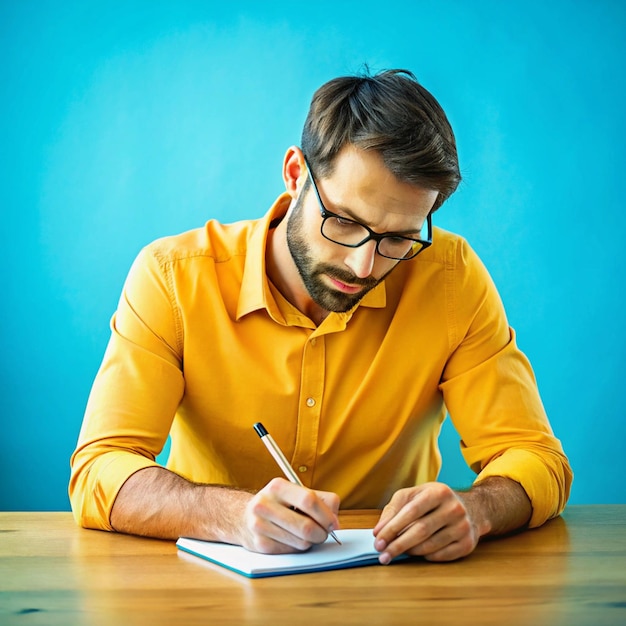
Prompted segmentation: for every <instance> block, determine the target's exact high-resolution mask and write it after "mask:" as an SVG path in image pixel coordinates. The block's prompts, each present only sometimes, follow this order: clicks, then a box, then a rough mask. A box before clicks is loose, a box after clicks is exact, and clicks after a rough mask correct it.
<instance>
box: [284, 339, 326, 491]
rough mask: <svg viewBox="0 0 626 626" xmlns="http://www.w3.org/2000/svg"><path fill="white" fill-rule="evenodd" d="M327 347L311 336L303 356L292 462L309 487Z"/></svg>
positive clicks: (313, 462) (313, 463)
mask: <svg viewBox="0 0 626 626" xmlns="http://www.w3.org/2000/svg"><path fill="white" fill-rule="evenodd" d="M324 347H325V344H324V338H323V337H311V338H310V339H309V340H308V342H307V343H306V345H305V347H304V352H303V355H302V372H301V379H300V380H301V384H300V402H299V410H298V431H297V436H296V446H295V450H294V456H293V461H292V462H293V466H294V467H296V468H298V472H299V474H300V478H301V479H302V482H303V483H304V484H305V485H307V486H308V487H310V486H311V484H312V480H313V470H314V468H315V459H316V453H317V442H318V436H319V425H320V417H321V409H322V397H323V393H324V374H325V372H324V370H325V350H324Z"/></svg>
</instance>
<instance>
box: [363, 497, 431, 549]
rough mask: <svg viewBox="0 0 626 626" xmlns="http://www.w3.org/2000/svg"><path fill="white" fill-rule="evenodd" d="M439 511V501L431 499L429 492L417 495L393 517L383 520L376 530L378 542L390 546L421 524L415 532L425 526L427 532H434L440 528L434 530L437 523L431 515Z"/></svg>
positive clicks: (394, 513)
mask: <svg viewBox="0 0 626 626" xmlns="http://www.w3.org/2000/svg"><path fill="white" fill-rule="evenodd" d="M436 509H437V501H436V500H434V499H431V498H430V497H429V496H428V493H427V492H421V493H417V494H416V495H415V496H414V497H413V499H411V500H409V501H408V502H406V503H404V504H403V506H402V507H401V508H400V509H399V510H394V509H392V511H393V514H392V515H391V516H387V518H386V519H384V520H383V519H381V521H380V522H379V523H378V524H377V526H376V528H375V529H374V534H375V536H376V538H377V540H380V542H385V544H389V543H390V542H392V541H393V540H394V539H396V537H399V536H400V535H403V534H404V533H406V531H407V530H408V529H409V528H412V527H414V526H415V524H416V523H418V522H420V524H421V525H418V527H417V528H413V530H414V532H415V531H416V530H420V529H421V528H422V527H423V526H424V525H427V527H425V532H428V531H429V532H434V531H436V530H438V528H433V525H434V524H435V522H433V520H432V519H431V516H430V515H429V514H430V513H432V512H433V511H435V510H436Z"/></svg>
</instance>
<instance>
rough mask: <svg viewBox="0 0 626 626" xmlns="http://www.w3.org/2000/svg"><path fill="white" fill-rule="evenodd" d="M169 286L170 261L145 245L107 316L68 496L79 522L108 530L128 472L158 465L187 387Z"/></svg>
mask: <svg viewBox="0 0 626 626" xmlns="http://www.w3.org/2000/svg"><path fill="white" fill-rule="evenodd" d="M170 284H171V280H170V279H169V275H168V266H167V264H166V263H164V262H161V261H160V260H159V257H158V255H157V254H155V253H154V250H153V249H151V248H148V249H146V250H144V251H143V252H142V253H141V254H140V255H139V256H138V258H137V259H136V261H135V263H134V264H133V266H132V268H131V270H130V273H129V275H128V278H127V280H126V283H125V286H124V289H123V292H122V295H121V298H120V301H119V305H118V308H117V311H116V313H115V314H114V316H113V318H112V320H111V338H110V341H109V344H108V346H107V350H106V352H105V355H104V359H103V362H102V365H101V367H100V370H99V371H98V374H97V376H96V379H95V381H94V384H93V387H92V390H91V394H90V396H89V400H88V403H87V408H86V411H85V416H84V420H83V426H82V429H81V432H80V435H79V439H78V444H77V447H76V450H75V451H74V454H73V455H72V459H71V478H70V485H69V493H70V501H71V505H72V511H73V513H74V517H75V519H76V521H77V522H78V523H79V524H80V525H82V526H85V527H89V528H97V529H102V530H112V527H111V523H110V521H109V518H110V513H111V509H112V507H113V503H114V502H115V498H116V496H117V493H118V491H119V490H120V488H121V487H122V485H123V484H124V482H125V481H126V480H127V479H128V478H129V477H130V476H131V475H132V474H133V473H135V472H137V471H138V470H140V469H143V468H145V467H150V466H155V465H157V463H156V462H155V458H156V455H158V454H159V453H160V452H161V450H162V449H163V446H164V444H165V441H166V439H167V436H168V433H169V430H170V426H171V423H172V420H173V418H174V414H175V412H176V409H177V407H178V405H179V402H180V399H181V397H182V394H183V389H184V383H183V376H182V372H181V364H182V330H181V324H180V320H179V317H178V314H177V306H176V303H175V301H174V299H173V296H172V295H171V293H170V291H171V290H170V289H168V286H169V285H170Z"/></svg>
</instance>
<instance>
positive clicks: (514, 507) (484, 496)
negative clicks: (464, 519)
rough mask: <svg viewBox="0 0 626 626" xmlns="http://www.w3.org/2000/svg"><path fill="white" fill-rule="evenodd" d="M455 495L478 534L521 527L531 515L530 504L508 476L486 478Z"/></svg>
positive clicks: (501, 532)
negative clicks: (462, 504) (461, 502)
mask: <svg viewBox="0 0 626 626" xmlns="http://www.w3.org/2000/svg"><path fill="white" fill-rule="evenodd" d="M458 495H459V497H460V498H461V499H462V500H463V502H464V504H465V506H466V508H467V509H468V512H469V514H470V518H471V519H472V520H474V523H475V524H476V527H477V530H478V533H479V535H480V536H481V537H483V536H496V535H504V534H506V533H509V532H513V531H515V530H518V529H520V528H523V527H525V526H526V525H527V524H528V522H529V520H530V517H531V515H532V505H531V502H530V499H529V498H528V496H527V495H526V492H525V491H524V489H523V487H522V486H521V485H520V484H519V483H517V482H515V481H514V480H511V479H509V478H503V477H497V476H494V477H490V478H486V479H485V480H483V481H482V482H480V483H478V484H477V485H475V486H473V487H472V488H471V489H470V490H469V491H465V492H461V493H459V494H458Z"/></svg>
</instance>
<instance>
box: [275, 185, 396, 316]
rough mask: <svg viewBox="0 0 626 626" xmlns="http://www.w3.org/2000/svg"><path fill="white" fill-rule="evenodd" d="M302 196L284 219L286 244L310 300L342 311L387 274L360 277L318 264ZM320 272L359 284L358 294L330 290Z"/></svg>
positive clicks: (326, 264) (329, 265) (347, 282)
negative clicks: (285, 221)
mask: <svg viewBox="0 0 626 626" xmlns="http://www.w3.org/2000/svg"><path fill="white" fill-rule="evenodd" d="M303 195H304V194H302V193H301V194H300V196H299V197H298V199H297V200H296V203H295V205H294V207H293V211H292V212H291V215H290V216H289V219H288V221H287V245H288V247H289V252H290V253H291V257H292V258H293V261H294V263H295V265H296V268H297V269H298V273H299V274H300V278H301V279H302V282H303V283H304V286H305V287H306V290H307V291H308V293H309V296H311V299H312V300H313V302H315V304H317V305H318V306H320V307H322V309H324V310H326V311H333V312H335V313H345V312H346V311H349V310H350V309H352V308H353V307H354V306H355V305H356V304H358V303H359V302H360V301H361V299H362V298H363V296H365V294H366V293H367V292H368V291H371V290H372V289H373V288H374V287H376V285H378V284H379V283H380V282H381V281H383V280H384V278H385V276H387V274H385V275H384V276H383V277H382V278H374V277H373V276H368V277H366V278H359V277H357V276H355V275H354V274H353V273H352V272H350V271H348V270H346V269H345V268H340V267H336V266H334V265H331V264H330V263H318V262H317V261H316V260H315V258H314V256H313V254H312V252H311V248H310V246H309V244H308V243H307V240H306V235H305V233H304V219H303V215H302V197H303ZM329 243H331V242H329ZM335 245H340V244H335ZM390 271H391V270H390ZM323 275H326V276H329V277H330V278H334V279H335V280H338V281H340V282H342V283H346V284H349V285H360V286H362V290H361V291H359V292H358V293H344V292H342V291H339V290H337V289H333V288H332V287H329V286H328V285H327V284H326V283H325V282H324V281H323V280H322V276H323Z"/></svg>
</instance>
